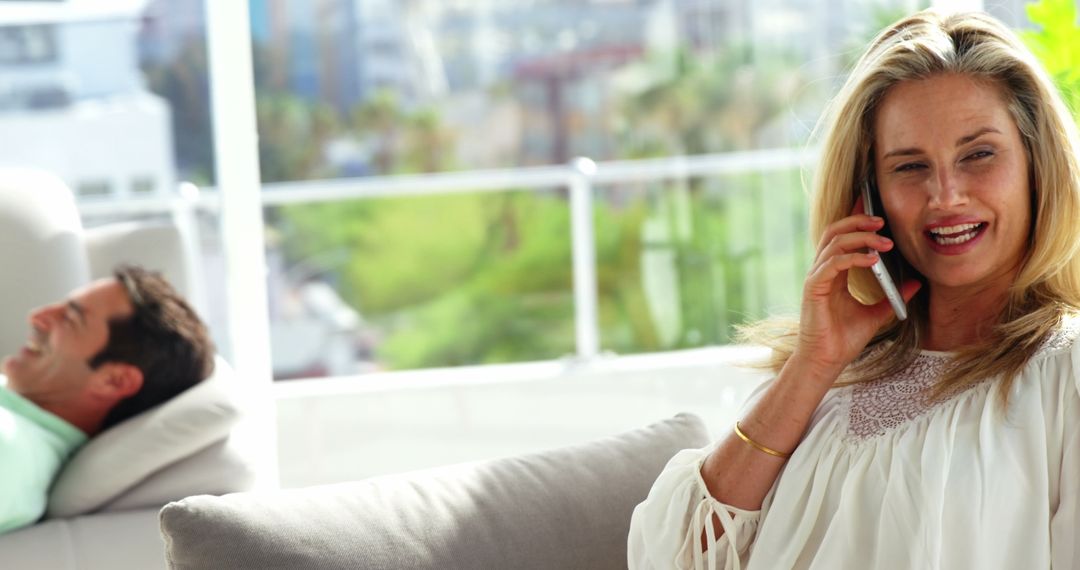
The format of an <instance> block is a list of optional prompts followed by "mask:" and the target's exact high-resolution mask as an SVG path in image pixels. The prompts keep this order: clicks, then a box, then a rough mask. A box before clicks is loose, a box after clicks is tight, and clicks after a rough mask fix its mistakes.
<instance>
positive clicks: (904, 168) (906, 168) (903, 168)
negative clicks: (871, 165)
mask: <svg viewBox="0 0 1080 570" xmlns="http://www.w3.org/2000/svg"><path fill="white" fill-rule="evenodd" d="M923 166H924V165H923V164H922V163H921V162H909V163H907V164H901V165H900V166H897V167H896V171H897V172H910V171H912V170H918V169H920V168H922V167H923Z"/></svg>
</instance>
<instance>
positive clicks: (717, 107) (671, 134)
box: [618, 46, 811, 158]
mask: <svg viewBox="0 0 1080 570" xmlns="http://www.w3.org/2000/svg"><path fill="white" fill-rule="evenodd" d="M628 73H632V74H634V75H636V76H638V77H640V78H642V79H641V81H642V82H644V84H645V85H646V86H645V87H644V88H641V89H639V90H637V91H633V92H629V93H625V94H624V95H623V99H622V102H621V104H620V108H621V117H620V120H619V125H620V128H619V129H618V131H619V132H618V136H619V139H620V141H621V146H622V148H623V150H624V152H623V153H622V155H623V156H627V157H630V158H642V157H650V156H672V155H686V154H703V153H708V152H724V151H732V150H747V149H752V148H760V147H762V146H785V145H787V144H790V143H792V142H794V141H786V140H773V141H763V140H762V136H763V129H764V128H765V127H767V126H768V125H770V124H771V123H772V122H774V121H776V120H778V119H779V118H781V116H782V114H783V113H784V112H785V111H787V110H790V109H791V107H792V106H793V105H795V104H797V103H798V100H799V99H801V98H805V97H807V96H808V95H809V94H810V93H811V91H810V90H809V86H808V83H807V81H806V78H805V77H803V75H802V73H801V71H800V69H799V65H798V63H797V61H796V59H795V58H794V57H792V56H790V55H788V54H775V53H768V52H766V53H760V54H755V55H754V56H753V57H752V56H751V54H750V51H749V49H748V48H746V47H740V46H732V47H731V48H729V49H726V50H722V51H720V52H719V53H717V54H715V55H698V54H694V53H692V52H690V51H688V50H686V49H682V50H678V51H676V52H674V53H669V54H660V53H656V54H652V55H651V56H650V57H649V58H648V59H647V60H646V61H644V62H643V63H641V64H638V65H637V66H635V67H633V68H631V69H630V70H628ZM763 143H765V144H763Z"/></svg>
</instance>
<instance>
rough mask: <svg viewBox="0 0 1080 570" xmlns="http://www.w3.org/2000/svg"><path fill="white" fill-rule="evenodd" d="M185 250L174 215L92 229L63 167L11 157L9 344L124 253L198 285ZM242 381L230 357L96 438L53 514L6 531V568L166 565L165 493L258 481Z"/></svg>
mask: <svg viewBox="0 0 1080 570" xmlns="http://www.w3.org/2000/svg"><path fill="white" fill-rule="evenodd" d="M184 253H185V251H184V246H183V240H182V239H181V236H180V234H179V232H178V231H177V228H175V227H174V226H172V225H171V224H169V223H149V222H137V223H124V224H113V225H109V226H103V227H101V228H95V229H93V230H84V229H83V228H82V224H81V222H80V219H79V215H78V211H77V208H76V206H75V201H74V197H73V196H72V194H71V192H70V190H68V188H67V187H66V186H65V185H64V184H63V183H62V182H61V181H60V180H59V179H57V178H55V177H53V176H51V175H48V174H45V173H42V172H38V171H32V170H23V169H0V267H2V268H3V277H2V278H0V355H6V354H11V353H13V352H14V351H15V350H17V349H18V347H20V346H21V345H23V344H24V343H25V342H26V339H27V335H28V333H29V325H28V324H27V318H26V317H27V314H28V313H29V311H30V309H32V308H33V307H35V306H39V305H41V304H44V303H49V302H53V301H55V300H57V299H61V298H63V297H64V296H65V295H66V294H67V293H68V292H69V291H71V290H72V289H74V288H75V287H77V286H79V285H82V284H84V283H86V282H88V281H89V280H91V279H94V278H98V277H102V276H108V275H109V274H110V273H111V269H112V267H113V266H114V265H115V264H117V263H120V262H131V263H138V264H140V265H143V266H144V267H146V268H148V269H153V270H157V271H161V272H162V273H163V274H164V275H165V276H166V277H167V278H168V279H169V280H170V282H171V283H172V284H173V285H174V286H175V287H176V288H177V289H178V290H179V291H180V292H181V293H185V294H186V293H187V292H190V291H191V290H192V287H191V283H190V275H191V272H190V271H189V268H188V267H187V266H186V265H185V263H186V262H185V259H186V257H185V255H184ZM237 384H238V382H237V381H236V379H235V378H234V377H233V374H232V372H231V369H230V367H229V365H228V363H226V362H225V361H224V360H223V359H221V358H220V357H219V358H218V359H217V365H216V370H215V372H214V375H213V376H212V377H211V378H210V379H208V380H206V381H204V382H203V383H201V384H200V385H198V386H196V387H194V388H192V389H190V390H188V391H187V392H184V393H183V394H181V395H180V396H178V397H177V398H175V399H173V400H172V401H170V402H168V403H166V404H164V405H162V406H159V407H158V408H155V409H153V410H149V411H147V412H145V413H143V414H141V415H139V416H137V417H135V418H132V419H130V420H128V421H126V422H123V423H122V424H120V425H118V426H115V427H113V428H111V429H109V430H107V431H105V432H103V433H102V434H100V435H98V436H97V437H95V438H93V439H92V440H91V441H90V442H89V443H88V444H87V445H85V446H84V447H83V448H82V449H80V450H79V451H78V452H76V454H75V455H74V456H73V457H72V460H71V461H70V462H69V463H68V464H67V466H65V468H64V470H63V471H62V472H61V473H60V476H59V477H58V479H57V481H56V483H55V484H54V486H53V489H52V491H51V493H50V498H49V506H48V514H47V515H46V518H45V520H43V521H41V522H39V523H38V524H36V525H34V526H31V527H28V528H25V529H21V530H18V531H15V532H12V533H9V534H6V535H0V568H12V569H16V568H18V569H22V568H28V569H35V570H37V569H45V570H49V569H54V568H55V569H80V570H96V569H102V570H105V569H108V570H117V569H121V570H122V569H124V568H132V569H135V568H138V569H140V570H142V569H153V568H165V567H166V561H165V557H164V543H163V542H162V539H161V535H160V532H159V530H158V511H159V509H160V508H161V506H162V505H164V504H166V503H168V502H169V501H173V500H177V499H181V498H184V497H187V496H190V495H196V494H222V493H228V492H234V491H243V490H247V489H250V488H252V487H253V486H254V485H255V472H254V469H253V468H252V465H253V462H252V461H251V459H250V457H249V456H248V454H247V453H246V452H245V446H243V445H242V444H241V443H240V438H238V437H236V436H235V434H236V432H237V431H238V430H237V426H238V425H239V424H240V422H241V421H242V418H243V416H244V413H243V410H242V406H241V404H240V403H241V402H242V401H243V398H241V397H240V396H239V395H238V392H237V386H236V385H237ZM4 468H5V469H6V468H10V467H7V466H5V467H4Z"/></svg>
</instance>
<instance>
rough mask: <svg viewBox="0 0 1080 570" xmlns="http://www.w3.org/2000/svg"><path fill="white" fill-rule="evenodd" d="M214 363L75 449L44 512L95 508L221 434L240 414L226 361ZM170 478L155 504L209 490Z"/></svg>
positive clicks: (66, 513) (73, 512) (55, 513)
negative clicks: (168, 396) (194, 380)
mask: <svg viewBox="0 0 1080 570" xmlns="http://www.w3.org/2000/svg"><path fill="white" fill-rule="evenodd" d="M214 366H215V369H214V374H213V375H211V377H210V378H207V379H206V380H204V381H202V382H200V383H199V384H197V385H195V386H194V387H192V388H189V389H188V390H186V391H184V392H183V393H181V394H180V395H179V396H177V397H175V398H173V399H172V400H169V401H168V402H165V403H164V404H161V405H160V406H158V407H156V408H153V409H151V410H148V411H146V412H144V413H142V414H139V415H138V416H135V417H134V418H131V419H129V420H127V421H125V422H122V423H120V424H118V425H116V426H114V427H112V428H111V429H109V430H106V431H105V432H103V433H101V434H100V435H98V436H96V437H94V438H93V439H91V440H90V441H89V442H88V443H87V444H86V445H85V446H83V447H82V449H80V450H79V451H78V452H76V454H75V456H74V457H72V459H71V461H70V462H68V464H67V465H66V466H65V467H64V469H63V470H62V471H61V472H60V476H59V477H58V478H57V480H56V482H55V483H54V485H53V488H52V490H51V492H50V494H49V506H48V510H47V516H49V517H70V516H75V515H80V514H84V513H88V512H92V511H96V510H98V509H100V508H101V507H103V506H104V505H106V504H107V503H109V502H110V501H114V500H116V499H117V498H118V497H119V496H120V495H121V494H123V493H124V492H126V491H128V490H129V489H131V488H133V487H134V486H135V485H137V484H139V483H141V482H143V481H145V480H146V479H147V478H149V477H150V476H151V475H153V474H155V473H158V472H159V471H161V470H162V469H163V468H164V467H166V466H171V465H173V464H175V463H177V462H178V461H180V460H182V459H185V458H187V457H189V456H192V455H194V454H196V453H198V452H199V451H201V450H204V449H206V448H207V447H209V446H211V445H212V444H214V443H216V442H219V441H221V440H223V439H225V438H226V437H227V436H228V434H229V432H230V430H231V428H232V426H233V425H234V424H236V422H237V421H238V420H239V418H240V408H239V404H238V402H239V399H238V398H237V396H236V394H234V390H235V387H234V384H235V383H236V382H235V380H234V379H233V378H232V376H233V374H232V369H231V368H230V367H229V365H228V364H227V363H226V362H225V361H224V359H222V358H220V357H219V358H218V359H217V361H216V363H215V365H214ZM170 481H172V482H170V483H167V484H166V486H167V488H168V489H169V493H168V494H170V495H172V496H171V497H164V500H163V501H162V502H161V503H158V504H163V503H164V502H166V501H168V500H170V499H177V498H182V497H185V496H187V495H191V494H196V493H206V492H211V490H210V489H204V488H200V487H198V486H196V485H189V484H185V480H184V479H183V478H182V477H179V476H173V477H172V478H171V480H170ZM173 482H175V483H173ZM224 490H229V489H224Z"/></svg>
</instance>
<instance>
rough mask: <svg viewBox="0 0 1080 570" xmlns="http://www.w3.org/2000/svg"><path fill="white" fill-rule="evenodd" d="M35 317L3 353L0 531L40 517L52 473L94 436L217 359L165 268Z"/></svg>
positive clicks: (98, 286)
mask: <svg viewBox="0 0 1080 570" xmlns="http://www.w3.org/2000/svg"><path fill="white" fill-rule="evenodd" d="M29 324H30V338H29V340H28V341H27V342H26V345H25V346H24V347H23V348H22V349H21V350H20V351H19V353H18V354H15V355H13V356H9V357H7V358H6V359H4V361H3V372H4V374H5V375H6V376H7V378H6V386H0V533H4V532H8V531H11V530H14V529H16V528H19V527H23V526H26V525H30V524H33V523H34V522H36V521H37V520H38V519H39V518H41V515H42V514H43V513H44V512H45V504H46V501H47V499H48V491H49V486H50V484H51V483H52V481H53V478H54V477H55V476H56V475H57V473H58V472H59V471H60V468H61V467H62V466H63V464H64V462H65V461H66V460H67V458H68V457H69V456H70V455H71V454H72V452H73V451H75V450H76V449H77V448H78V447H79V446H80V445H82V444H83V443H84V442H86V440H87V439H88V438H91V437H94V435H96V434H98V433H100V432H102V431H103V430H106V429H108V428H109V427H111V426H113V425H116V424H117V423H119V422H122V421H124V420H125V419H127V418H130V417H132V416H135V415H136V414H139V413H140V412H143V411H145V410H147V409H149V408H152V407H154V406H155V405H157V404H160V403H162V402H164V401H166V400H168V399H169V398H172V397H173V396H176V395H177V394H179V393H181V392H183V391H184V390H186V389H188V388H190V387H191V386H193V385H195V384H197V383H198V382H199V381H201V380H202V379H203V378H206V377H208V376H209V375H210V373H211V372H212V371H213V366H214V364H213V362H214V360H213V358H214V347H213V344H212V342H211V341H210V338H209V336H208V334H207V331H206V326H205V325H204V324H203V323H202V321H200V320H199V317H198V316H197V315H196V314H195V312H194V311H193V310H192V309H191V307H190V306H188V304H187V303H186V302H185V301H184V299H183V298H181V297H180V295H178V294H177V293H176V291H175V290H173V288H172V287H171V286H170V285H169V283H168V282H166V281H165V279H163V278H162V277H161V276H160V275H159V274H157V273H152V272H148V271H146V270H144V269H142V268H140V267H136V266H120V267H118V268H117V269H116V270H115V271H114V274H113V277H111V278H107V279H101V280H98V281H95V282H93V283H91V284H89V285H87V286H85V287H82V288H80V289H77V290H75V291H73V292H72V293H71V294H70V296H69V297H68V298H67V299H64V300H61V301H57V302H56V303H53V304H51V305H46V306H44V307H39V308H37V309H34V310H33V311H31V313H30V316H29ZM2 384H4V380H3V377H0V385H2Z"/></svg>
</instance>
